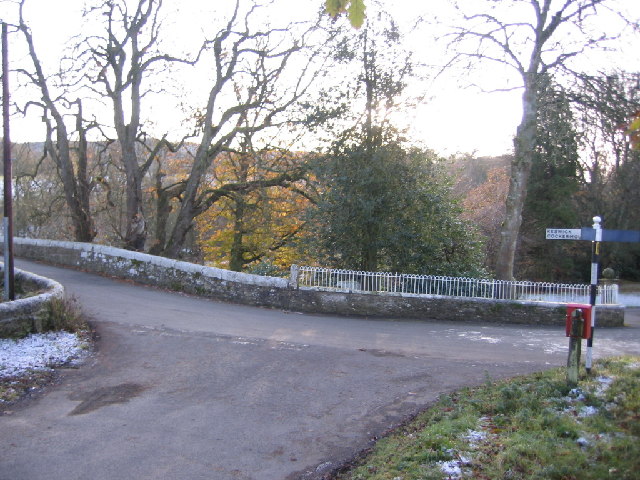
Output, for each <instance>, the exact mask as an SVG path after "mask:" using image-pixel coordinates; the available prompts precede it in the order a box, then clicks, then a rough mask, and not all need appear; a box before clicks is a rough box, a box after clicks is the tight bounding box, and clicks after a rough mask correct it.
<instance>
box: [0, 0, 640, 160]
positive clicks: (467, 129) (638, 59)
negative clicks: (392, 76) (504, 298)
mask: <svg viewBox="0 0 640 480" xmlns="http://www.w3.org/2000/svg"><path fill="white" fill-rule="evenodd" d="M469 1H471V3H475V5H478V4H479V2H478V0H469ZM620 1H621V4H622V5H625V6H627V7H630V6H632V5H631V4H634V5H635V7H634V8H635V10H636V13H637V12H638V11H639V10H640V8H638V5H640V2H637V1H636V0H620ZM83 3H84V0H65V1H61V0H57V1H52V0H27V6H28V9H27V13H26V17H27V19H28V22H29V24H30V25H31V27H32V31H33V33H34V36H35V37H36V41H37V42H38V45H37V48H38V49H39V51H40V52H42V53H41V54H40V55H41V56H42V57H45V56H46V58H47V64H46V66H47V68H49V70H50V71H53V69H55V67H56V65H57V62H58V60H57V59H58V58H59V56H60V53H61V51H62V49H63V45H64V43H65V41H67V40H68V39H69V37H70V36H72V35H74V34H77V33H78V28H77V27H78V26H79V25H82V23H83V22H82V18H81V14H80V13H81V7H82V5H83ZM230 3H231V2H229V1H228V0H225V1H224V2H223V1H221V0H218V1H215V0H165V7H166V8H167V15H168V17H169V20H168V22H167V27H168V28H169V29H171V28H173V29H174V30H173V31H172V37H173V38H175V41H176V42H179V43H180V44H181V45H182V44H183V42H184V44H185V45H186V47H185V48H186V49H189V48H190V47H189V42H190V41H191V42H192V43H193V45H192V47H191V48H195V46H196V45H197V44H198V40H195V39H194V38H196V37H194V36H193V35H192V34H194V33H198V32H199V31H200V29H203V28H207V27H208V26H210V24H211V23H214V22H215V20H216V19H219V18H220V15H216V14H215V13H214V10H215V9H216V8H220V7H222V8H224V7H225V6H228V5H229V4H230ZM321 3H322V0H274V4H273V6H272V7H270V11H271V13H272V16H273V19H272V21H273V22H274V23H277V22H279V21H283V20H287V19H296V20H303V19H306V18H308V17H310V16H313V15H314V13H315V11H316V10H317V9H318V7H319V6H320V4H321ZM383 3H384V4H385V5H388V8H389V11H391V12H392V13H393V14H394V16H395V17H396V18H398V20H399V21H400V22H412V21H413V20H415V19H416V18H417V17H418V16H419V15H421V14H426V18H428V19H433V18H434V16H436V15H437V16H441V17H446V15H447V8H450V4H451V2H450V1H448V0H432V1H429V2H415V0H383ZM0 7H1V8H2V11H4V13H2V14H0V15H2V16H3V17H4V18H7V19H8V20H9V21H11V12H10V9H9V8H8V7H7V4H6V2H5V3H4V4H2V3H0ZM9 7H10V5H9ZM421 9H422V10H423V11H420V10H421ZM427 9H428V11H427ZM169 12H171V13H169ZM172 20H175V23H174V22H173V21H172ZM185 24H187V25H190V28H189V30H188V31H185V28H184V25H185ZM434 33H435V31H434V28H433V27H432V26H429V25H428V24H424V25H423V26H422V27H421V29H420V30H418V31H417V32H416V33H414V34H413V35H412V36H411V37H410V39H409V47H410V48H412V49H413V50H415V51H416V55H417V58H418V59H420V60H422V61H425V62H427V63H429V64H438V63H443V62H444V60H443V57H442V56H441V53H442V49H441V47H439V46H436V45H435V44H434V43H433V41H432V35H433V34H434ZM20 42H22V39H21V38H20V37H18V35H16V34H14V35H12V36H11V37H10V61H11V66H12V68H16V67H17V65H18V64H19V63H20V62H22V61H24V60H25V57H24V50H23V49H22V47H21V46H20V45H19V44H20ZM637 45H638V44H637V43H636V47H635V48H632V47H631V46H630V45H629V44H623V46H622V47H621V50H622V51H621V52H618V54H617V55H611V54H609V55H607V56H604V57H601V58H600V59H599V60H598V61H596V63H599V62H602V65H603V66H605V63H606V62H607V61H612V62H613V61H615V60H614V57H615V58H617V59H619V58H620V57H621V56H622V57H623V58H625V60H624V61H625V66H627V68H628V69H629V70H632V69H634V68H635V69H636V71H637V69H638V68H639V67H640V48H638V47H637ZM629 67H630V68H629ZM470 77H471V78H470ZM473 77H477V78H473ZM514 79H517V77H513V78H508V74H505V72H504V71H498V70H497V69H496V68H492V67H490V66H488V65H487V66H484V67H483V68H481V69H479V70H477V71H475V72H473V73H472V74H462V75H461V74H460V72H459V71H458V72H455V71H452V72H451V73H450V74H445V75H443V76H441V77H440V78H438V79H437V80H436V81H435V82H430V83H426V84H425V85H424V86H423V85H419V86H420V87H421V88H425V89H428V100H427V101H425V102H424V103H423V104H422V105H420V106H419V107H418V108H416V109H415V110H413V111H410V112H407V119H409V120H410V122H411V124H412V137H413V138H414V139H415V140H416V141H418V142H420V143H421V144H423V145H426V146H428V147H430V148H433V149H434V150H436V151H438V152H440V153H442V154H450V153H456V152H469V153H472V152H476V153H477V154H479V155H500V154H504V153H508V152H509V151H510V150H511V148H512V137H513V134H514V133H515V129H516V126H517V124H518V122H519V119H520V112H521V106H520V91H519V90H514V91H509V92H496V93H483V92H482V91H480V90H479V89H477V88H473V87H467V85H468V84H469V83H476V82H479V81H480V82H482V83H484V85H486V86H487V88H489V86H491V85H495V87H496V88H500V87H504V86H505V85H506V84H507V81H509V83H508V84H510V85H513V80H514ZM190 81H191V80H189V79H188V78H187V79H185V80H184V82H185V86H186V85H189V84H190ZM12 82H13V85H12V87H13V88H15V87H16V82H15V78H13V79H12ZM16 95H18V94H17V93H16ZM156 113H158V114H160V115H163V116H165V117H173V118H177V115H176V114H175V111H173V112H172V113H171V114H168V113H162V111H161V110H156ZM168 119H170V118H168ZM11 136H12V140H13V141H16V142H20V141H40V140H42V127H41V123H40V121H39V119H38V118H34V117H31V118H29V119H25V120H23V119H20V118H14V119H12V125H11Z"/></svg>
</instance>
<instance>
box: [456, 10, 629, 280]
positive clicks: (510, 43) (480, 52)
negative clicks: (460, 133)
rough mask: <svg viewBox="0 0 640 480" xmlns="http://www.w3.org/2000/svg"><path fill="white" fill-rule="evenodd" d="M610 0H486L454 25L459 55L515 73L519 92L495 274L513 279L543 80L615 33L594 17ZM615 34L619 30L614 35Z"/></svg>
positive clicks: (568, 71)
mask: <svg viewBox="0 0 640 480" xmlns="http://www.w3.org/2000/svg"><path fill="white" fill-rule="evenodd" d="M611 3H612V1H610V0H514V1H512V2H509V5H507V4H506V3H505V2H499V1H497V0H486V1H485V2H483V8H485V9H486V10H485V11H484V12H482V13H477V14H466V15H464V22H463V23H462V25H461V26H457V27H454V29H455V34H454V36H453V45H454V47H455V48H456V51H457V52H458V58H467V59H470V60H471V61H472V62H493V63H496V64H499V65H502V66H507V67H509V68H511V69H513V70H515V72H517V74H518V76H519V78H520V80H521V85H519V87H520V88H522V89H523V91H522V118H521V120H520V124H519V126H518V128H517V131H516V135H515V139H514V157H513V161H512V163H511V176H510V183H509V193H508V195H507V199H506V215H505V220H504V223H503V227H502V232H501V239H500V247H499V251H498V261H497V265H496V275H497V276H498V278H501V279H511V278H512V277H513V265H514V257H515V252H516V244H517V240H518V234H519V231H520V226H521V223H522V210H523V206H524V202H525V199H526V195H527V181H528V177H529V172H530V170H531V165H532V162H533V156H534V151H535V146H536V118H537V116H538V115H537V114H538V109H539V108H540V105H539V102H538V97H539V94H540V93H541V92H543V89H541V88H540V87H541V80H542V79H544V78H547V77H548V76H549V75H553V74H554V73H561V72H563V73H570V74H571V73H572V72H570V62H571V60H572V59H574V58H576V57H578V56H581V55H583V54H584V53H585V52H586V51H587V50H589V49H591V48H593V47H598V46H602V45H603V44H604V43H605V42H607V41H608V40H611V39H612V38H613V37H612V36H610V35H608V34H606V33H599V32H598V33H596V32H594V31H593V30H592V29H590V28H589V27H590V26H593V25H594V22H593V20H594V18H595V17H596V15H599V14H601V13H603V11H608V7H609V4H611ZM616 34H617V33H616Z"/></svg>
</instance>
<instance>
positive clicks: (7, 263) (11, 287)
mask: <svg viewBox="0 0 640 480" xmlns="http://www.w3.org/2000/svg"><path fill="white" fill-rule="evenodd" d="M7 38H8V30H7V24H6V23H4V22H3V23H2V120H3V134H4V140H3V148H2V152H3V155H4V218H3V227H4V272H5V274H4V297H5V300H14V299H15V279H14V278H15V277H14V268H13V222H12V217H13V208H12V197H13V195H12V185H11V136H10V135H9V42H8V39H7Z"/></svg>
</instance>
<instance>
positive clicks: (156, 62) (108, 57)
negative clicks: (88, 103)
mask: <svg viewBox="0 0 640 480" xmlns="http://www.w3.org/2000/svg"><path fill="white" fill-rule="evenodd" d="M130 3H131V2H127V1H126V0H101V1H100V3H99V4H98V5H97V6H94V7H91V8H89V9H88V10H87V11H86V12H85V16H87V17H91V16H92V15H100V16H101V18H103V20H102V22H103V25H104V28H105V30H104V32H103V34H101V35H95V36H90V37H87V38H85V39H83V40H82V42H81V43H80V44H79V45H78V46H77V52H76V55H75V56H76V57H77V58H79V59H80V63H81V64H82V66H83V67H82V68H83V72H84V77H85V80H87V81H88V82H87V83H88V85H89V88H90V89H91V90H93V92H94V93H97V94H98V95H100V96H103V97H106V98H108V100H109V101H110V103H111V105H112V108H113V126H114V128H115V133H116V137H117V141H118V143H119V144H120V151H121V155H122V158H121V160H122V165H123V168H124V171H125V177H126V217H127V222H126V223H127V225H126V232H125V233H124V236H123V237H124V243H125V247H126V248H130V249H134V250H141V249H142V248H143V247H144V243H145V239H146V236H147V227H146V220H145V215H144V212H143V198H142V179H143V177H144V175H145V174H146V173H147V172H148V170H149V168H150V166H151V165H152V163H153V161H154V159H155V156H156V154H157V153H158V151H159V150H158V149H157V148H144V147H143V146H141V145H140V144H141V143H144V140H145V138H146V136H145V135H144V132H143V116H142V102H143V98H144V97H145V95H146V94H147V93H149V91H150V89H151V87H150V86H149V84H148V83H145V82H148V81H149V79H150V78H151V77H152V75H153V74H154V72H155V74H156V75H159V74H160V71H162V70H163V69H165V68H166V67H167V65H168V64H170V63H172V62H185V63H192V62H189V61H187V60H184V59H179V58H176V57H173V56H171V55H168V54H166V53H163V52H161V51H160V48H159V41H160V30H161V21H160V10H161V7H162V0H138V1H137V2H135V3H134V9H133V10H130V9H129V5H130Z"/></svg>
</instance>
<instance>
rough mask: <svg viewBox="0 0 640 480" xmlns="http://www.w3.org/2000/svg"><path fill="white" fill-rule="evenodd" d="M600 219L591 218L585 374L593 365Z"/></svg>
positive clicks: (600, 235) (600, 237) (600, 239)
mask: <svg viewBox="0 0 640 480" xmlns="http://www.w3.org/2000/svg"><path fill="white" fill-rule="evenodd" d="M601 221H602V219H601V218H600V217H593V229H594V230H595V240H594V241H593V242H591V287H590V291H589V293H590V295H589V303H590V304H591V335H589V338H588V339H587V358H586V359H585V368H586V370H587V373H591V365H592V363H593V354H592V348H593V332H594V330H595V329H596V296H597V295H598V267H599V264H600V243H601V242H602V226H601V225H600V222H601Z"/></svg>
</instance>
